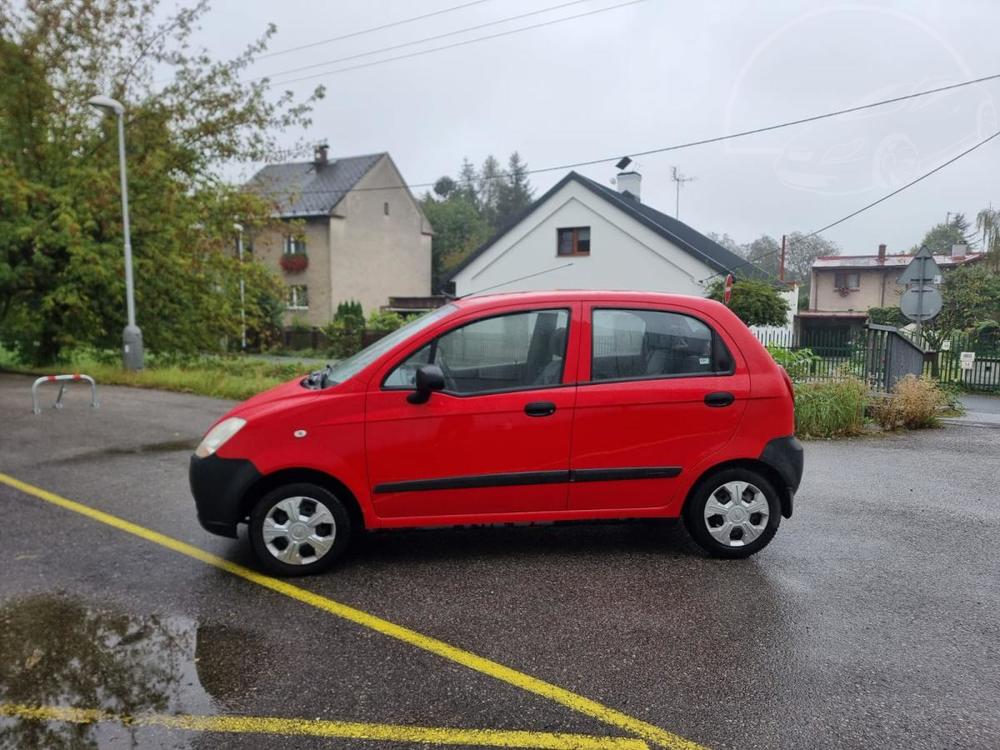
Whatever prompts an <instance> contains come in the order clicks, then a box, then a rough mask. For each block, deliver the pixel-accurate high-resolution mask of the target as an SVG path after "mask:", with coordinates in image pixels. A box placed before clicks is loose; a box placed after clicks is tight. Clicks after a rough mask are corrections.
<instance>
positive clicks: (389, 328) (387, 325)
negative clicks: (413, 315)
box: [365, 311, 406, 336]
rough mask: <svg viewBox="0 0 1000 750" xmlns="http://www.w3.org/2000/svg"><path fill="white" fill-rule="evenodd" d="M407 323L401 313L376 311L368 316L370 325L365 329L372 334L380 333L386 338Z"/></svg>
mask: <svg viewBox="0 0 1000 750" xmlns="http://www.w3.org/2000/svg"><path fill="white" fill-rule="evenodd" d="M405 322H406V321H405V320H403V317H402V316H401V315H399V313H394V312H381V311H376V312H373V313H372V314H371V315H369V316H368V323H367V325H366V326H365V327H366V328H367V329H368V331H369V332H370V333H378V334H380V335H382V336H385V335H386V334H389V333H392V332H393V331H395V330H396V329H397V328H399V327H400V326H402V325H403V323H405Z"/></svg>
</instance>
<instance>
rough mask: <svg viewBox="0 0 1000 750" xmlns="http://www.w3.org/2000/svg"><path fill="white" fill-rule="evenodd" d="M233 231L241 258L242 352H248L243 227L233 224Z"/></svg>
mask: <svg viewBox="0 0 1000 750" xmlns="http://www.w3.org/2000/svg"><path fill="white" fill-rule="evenodd" d="M233 229H235V230H236V250H237V252H238V253H239V256H240V328H241V329H242V333H241V335H240V351H241V352H246V350H247V298H246V294H247V293H246V282H245V281H244V280H243V225H242V224H233Z"/></svg>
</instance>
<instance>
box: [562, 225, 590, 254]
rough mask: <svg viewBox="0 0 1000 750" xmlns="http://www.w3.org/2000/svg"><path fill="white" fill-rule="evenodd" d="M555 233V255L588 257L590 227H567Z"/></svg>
mask: <svg viewBox="0 0 1000 750" xmlns="http://www.w3.org/2000/svg"><path fill="white" fill-rule="evenodd" d="M556 232H557V240H556V255H590V227H569V228H566V229H558V230H556Z"/></svg>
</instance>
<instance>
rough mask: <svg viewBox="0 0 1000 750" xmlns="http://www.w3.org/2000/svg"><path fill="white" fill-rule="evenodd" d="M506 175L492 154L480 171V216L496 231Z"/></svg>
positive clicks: (484, 161)
mask: <svg viewBox="0 0 1000 750" xmlns="http://www.w3.org/2000/svg"><path fill="white" fill-rule="evenodd" d="M503 179H504V174H503V170H502V169H501V168H500V162H499V161H497V158H496V157H495V156H493V155H492V154H490V155H489V156H487V157H486V159H485V160H483V166H482V168H481V169H480V170H479V191H478V193H477V195H478V198H479V200H478V205H479V214H480V215H481V216H482V217H483V219H484V220H485V221H486V223H487V224H489V226H490V227H491V228H492V229H494V230H496V229H497V227H498V221H497V219H498V216H499V203H500V191H501V187H502V185H503Z"/></svg>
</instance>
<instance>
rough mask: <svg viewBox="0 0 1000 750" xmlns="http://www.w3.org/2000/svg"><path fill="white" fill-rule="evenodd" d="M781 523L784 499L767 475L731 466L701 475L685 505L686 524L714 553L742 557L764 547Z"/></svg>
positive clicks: (708, 549) (710, 551) (694, 535)
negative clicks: (702, 476) (707, 474)
mask: <svg viewBox="0 0 1000 750" xmlns="http://www.w3.org/2000/svg"><path fill="white" fill-rule="evenodd" d="M779 523H781V500H780V498H779V497H778V493H777V492H776V491H775V489H774V487H773V485H772V484H771V483H770V482H769V481H768V480H767V478H766V477H764V476H763V475H761V474H759V473H757V472H756V471H753V470H752V469H744V468H739V467H736V468H731V469H723V470H722V471H717V472H715V473H713V474H710V475H709V476H707V477H705V478H704V479H702V480H701V481H700V482H699V483H698V486H697V487H695V489H694V490H693V491H692V492H691V495H690V497H689V498H688V502H687V504H686V505H685V506H684V525H685V526H686V527H687V530H688V533H689V534H691V536H692V537H693V538H694V540H695V541H696V542H697V543H698V545H699V546H700V547H701V548H702V549H704V550H705V551H706V552H707V553H708V554H710V555H712V556H713V557H728V558H740V557H749V556H750V555H752V554H754V553H755V552H758V551H759V550H761V549H763V548H764V547H765V546H766V545H767V543H768V542H770V541H771V539H772V538H773V537H774V534H775V532H777V530H778V524H779Z"/></svg>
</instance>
